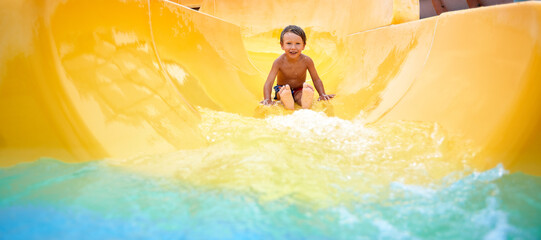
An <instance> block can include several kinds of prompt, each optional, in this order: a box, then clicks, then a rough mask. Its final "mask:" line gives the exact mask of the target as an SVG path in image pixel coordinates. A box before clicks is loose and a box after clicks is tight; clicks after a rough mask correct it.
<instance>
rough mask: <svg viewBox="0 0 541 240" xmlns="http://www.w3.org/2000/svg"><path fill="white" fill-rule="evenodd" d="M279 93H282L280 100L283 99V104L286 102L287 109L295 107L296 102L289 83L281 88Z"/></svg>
mask: <svg viewBox="0 0 541 240" xmlns="http://www.w3.org/2000/svg"><path fill="white" fill-rule="evenodd" d="M278 94H279V95H280V101H282V104H284V107H285V108H286V109H289V110H293V109H294V108H295V102H294V101H293V96H291V88H290V87H289V84H286V85H285V86H283V87H282V88H280V91H279V92H278Z"/></svg>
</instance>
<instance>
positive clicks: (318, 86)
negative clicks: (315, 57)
mask: <svg viewBox="0 0 541 240" xmlns="http://www.w3.org/2000/svg"><path fill="white" fill-rule="evenodd" d="M306 65H307V66H308V72H309V73H310V77H312V82H314V87H315V88H316V90H317V93H318V94H319V100H329V99H331V98H333V97H334V96H335V94H330V95H327V94H326V93H325V88H324V87H323V82H322V81H321V79H320V78H319V75H318V74H317V71H316V67H315V66H314V61H312V59H311V58H309V57H308V58H307V62H306Z"/></svg>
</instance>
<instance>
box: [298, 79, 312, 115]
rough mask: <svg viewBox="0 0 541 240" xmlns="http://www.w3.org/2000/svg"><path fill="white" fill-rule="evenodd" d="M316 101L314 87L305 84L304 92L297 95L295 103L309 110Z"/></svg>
mask: <svg viewBox="0 0 541 240" xmlns="http://www.w3.org/2000/svg"><path fill="white" fill-rule="evenodd" d="M313 101H314V87H312V86H311V85H310V84H308V83H304V84H303V86H302V91H300V92H299V93H298V94H295V102H297V104H299V105H301V107H302V108H303V109H308V108H310V107H312V103H313Z"/></svg>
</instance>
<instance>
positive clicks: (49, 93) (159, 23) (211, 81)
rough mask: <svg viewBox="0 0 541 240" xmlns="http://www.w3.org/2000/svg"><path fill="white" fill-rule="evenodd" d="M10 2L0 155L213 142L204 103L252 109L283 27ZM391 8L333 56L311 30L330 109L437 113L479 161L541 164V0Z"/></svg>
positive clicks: (128, 7) (142, 6) (389, 114)
mask: <svg viewBox="0 0 541 240" xmlns="http://www.w3.org/2000/svg"><path fill="white" fill-rule="evenodd" d="M0 7H1V9H3V10H1V11H3V13H2V18H1V20H0V21H1V22H0V26H1V28H0V30H1V31H2V36H3V37H2V39H1V42H0V44H1V49H2V51H1V52H0V54H1V55H0V61H1V62H0V63H1V65H0V74H1V80H0V112H2V116H3V117H2V118H1V120H0V126H1V127H0V146H1V148H0V158H1V159H0V164H1V165H2V166H6V165H12V164H15V163H17V162H21V161H31V160H35V159H36V158H38V157H41V156H50V157H54V158H58V159H62V160H65V161H81V160H90V159H99V158H103V157H119V156H127V155H133V154H138V153H159V152H167V151H174V150H176V149H183V148H196V147H200V146H204V145H206V144H207V143H206V140H205V139H203V138H202V137H201V134H200V133H199V130H198V128H197V124H198V122H199V114H198V112H197V110H196V107H197V106H201V107H206V108H211V109H215V110H221V111H227V112H234V113H239V114H242V115H247V116H252V115H254V109H256V108H258V104H257V102H258V100H260V98H261V96H262V93H261V88H262V87H261V86H262V83H263V81H264V78H265V75H266V71H265V69H264V66H266V65H270V63H267V62H266V61H268V59H272V58H273V56H276V54H278V53H279V51H280V49H279V45H278V44H277V39H276V38H275V36H274V35H273V34H275V33H273V34H262V35H259V36H255V35H253V34H251V33H250V34H247V33H246V30H245V28H244V27H243V26H242V25H241V24H239V23H236V24H239V25H240V26H238V25H236V24H232V23H228V22H226V21H224V20H221V19H220V18H215V17H212V16H209V15H207V14H206V13H199V12H196V11H193V10H190V9H188V8H185V7H182V6H180V5H178V4H175V3H172V2H167V1H93V2H85V1H48V2H46V3H45V4H43V3H42V2H40V1H14V0H13V1H12V0H9V1H3V2H2V3H0ZM202 10H204V4H203V6H202ZM303 11H308V9H303ZM366 11H367V12H369V13H374V11H373V9H372V11H370V9H367V10H366ZM385 11H388V10H385ZM329 12H332V11H329ZM393 12H397V11H392V12H391V13H389V15H388V17H386V19H388V20H389V21H388V22H386V23H382V24H381V25H379V26H376V25H374V26H372V27H370V28H376V29H374V30H368V29H369V28H367V29H358V31H359V32H355V31H347V32H344V33H343V34H342V35H341V36H340V37H339V38H336V37H333V36H331V37H326V38H327V39H329V40H328V41H327V44H328V45H327V46H333V45H334V46H335V49H334V50H333V51H330V53H325V52H323V51H321V50H318V49H320V48H321V47H320V46H323V45H324V44H325V43H323V44H322V43H317V42H318V41H320V42H324V41H323V40H324V39H325V37H318V36H324V35H325V31H329V30H325V31H323V32H318V33H317V34H316V35H312V36H309V41H311V42H313V44H312V43H311V42H309V45H308V46H312V48H313V49H307V54H309V55H310V56H312V57H313V58H314V61H315V62H316V63H317V64H318V70H319V71H320V72H321V75H322V77H323V80H324V82H325V87H326V88H327V92H332V93H337V94H338V97H337V98H336V99H335V100H333V101H332V102H331V103H330V104H331V105H332V107H333V114H334V115H335V116H338V117H342V118H345V119H351V118H354V117H359V116H361V115H362V117H365V118H366V119H367V121H368V122H377V121H395V120H416V121H431V122H438V123H440V124H441V125H442V126H443V127H444V128H445V129H447V130H448V131H452V132H456V133H458V134H462V135H464V136H465V138H467V139H471V140H472V141H473V143H474V144H475V145H476V146H478V147H479V148H480V149H482V150H483V152H484V153H485V154H486V155H487V156H488V158H484V159H490V162H486V161H483V162H479V163H478V164H477V167H479V168H483V169H484V168H488V167H492V166H493V165H495V164H497V163H500V162H503V163H504V164H505V166H506V168H509V169H511V170H521V171H525V172H528V173H533V174H537V175H539V174H541V169H540V167H539V166H538V164H536V162H537V159H539V157H540V156H541V150H539V148H538V146H539V145H540V142H541V140H540V139H541V137H540V135H541V134H540V132H541V123H540V122H541V121H540V119H541V108H539V102H540V101H539V100H540V99H539V98H540V97H539V96H540V91H541V87H540V82H539V80H538V79H541V73H540V70H539V69H541V67H540V58H541V52H540V51H541V48H540V40H539V32H540V31H539V30H540V26H539V23H540V22H541V19H540V18H541V17H540V16H541V4H539V3H535V2H529V3H520V4H511V5H505V6H497V7H491V8H480V9H474V10H468V11H461V12H453V13H448V14H443V15H441V16H439V17H435V18H429V19H425V20H422V21H412V22H408V23H404V24H399V25H391V26H387V27H382V26H384V25H389V24H392V23H393V19H397V17H396V15H395V17H393ZM14 13H20V14H14ZM320 14H325V12H324V11H323V12H321V13H320ZM359 15H363V14H362V13H359ZM518 16H520V17H518ZM378 27H379V28H378ZM347 29H348V30H350V29H352V28H351V25H349V26H348V28H347ZM271 31H276V30H274V29H271ZM327 33H328V34H330V35H332V34H331V32H327ZM318 34H319V35H318ZM247 39H248V40H247ZM250 39H256V40H261V41H255V40H254V41H250ZM336 39H338V40H337V41H336V42H332V41H334V40H336ZM269 42H272V44H273V45H274V46H270V43H269ZM310 44H312V45H310ZM318 44H319V45H318ZM276 48H278V50H276ZM268 49H271V50H268ZM231 93H235V97H231Z"/></svg>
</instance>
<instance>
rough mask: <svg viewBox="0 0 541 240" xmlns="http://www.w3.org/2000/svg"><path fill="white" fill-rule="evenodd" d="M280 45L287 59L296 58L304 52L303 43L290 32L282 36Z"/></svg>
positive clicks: (297, 36)
mask: <svg viewBox="0 0 541 240" xmlns="http://www.w3.org/2000/svg"><path fill="white" fill-rule="evenodd" d="M281 45H282V49H283V50H284V51H285V53H286V55H287V56H288V57H289V58H298V57H299V56H300V55H301V52H302V50H304V42H303V41H302V38H301V37H300V36H299V35H297V34H295V33H292V32H287V33H286V34H284V37H283V42H282V44H281Z"/></svg>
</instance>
